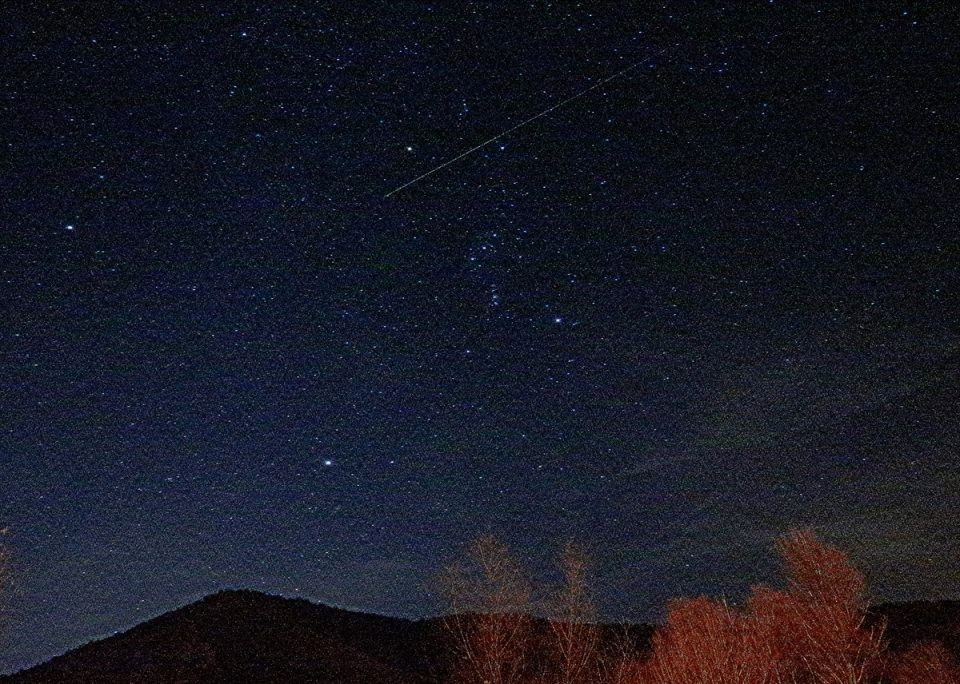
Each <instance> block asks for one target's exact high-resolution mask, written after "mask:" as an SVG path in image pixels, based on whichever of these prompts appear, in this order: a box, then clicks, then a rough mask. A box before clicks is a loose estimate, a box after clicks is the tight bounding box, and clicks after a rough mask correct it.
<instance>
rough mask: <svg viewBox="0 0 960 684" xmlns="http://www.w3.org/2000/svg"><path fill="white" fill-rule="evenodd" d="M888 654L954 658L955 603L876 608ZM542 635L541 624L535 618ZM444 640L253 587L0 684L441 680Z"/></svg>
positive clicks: (645, 636) (418, 628) (437, 630)
mask: <svg viewBox="0 0 960 684" xmlns="http://www.w3.org/2000/svg"><path fill="white" fill-rule="evenodd" d="M871 614H872V616H873V618H874V619H876V618H878V617H880V616H882V617H884V618H885V619H886V620H887V623H888V629H887V636H888V638H889V639H890V642H891V646H892V648H893V649H894V650H903V649H905V648H907V647H909V646H910V645H911V644H914V643H917V642H920V641H940V642H942V643H943V644H944V645H945V646H946V647H947V648H948V649H950V650H951V651H952V652H953V653H954V655H955V656H957V657H958V658H960V601H917V602H912V603H895V604H883V605H879V606H876V607H874V608H873V609H872V610H871ZM537 623H538V625H539V627H540V628H541V629H542V628H543V627H544V626H545V624H546V623H545V622H544V621H542V620H540V621H537ZM653 631H654V627H651V626H649V625H604V626H603V632H602V637H603V641H604V642H605V643H606V644H608V645H612V644H613V643H614V639H615V638H616V637H618V636H623V635H626V636H627V638H628V639H629V640H630V641H632V642H633V644H634V646H635V647H636V648H638V649H640V650H645V649H646V648H648V647H649V644H650V637H651V635H652V634H653ZM449 653H450V650H449V643H448V642H447V641H446V640H445V637H444V634H443V631H442V629H441V619H440V618H430V619H425V620H406V619H402V618H393V617H384V616H381V615H373V614H367V613H359V612H353V611H349V610H342V609H338V608H331V607H329V606H324V605H320V604H315V603H311V602H310V601H307V600H304V599H288V598H282V597H279V596H271V595H268V594H262V593H259V592H256V591H236V590H231V591H223V592H219V593H216V594H213V595H211V596H207V597H206V598H203V599H201V600H199V601H197V602H195V603H191V604H189V605H187V606H184V607H182V608H178V609H176V610H173V611H170V612H168V613H165V614H163V615H160V616H159V617H156V618H154V619H152V620H148V621H147V622H144V623H142V624H140V625H137V626H136V627H133V628H132V629H130V630H128V631H126V632H123V633H120V634H116V635H114V636H110V637H107V638H105V639H101V640H99V641H94V642H91V643H89V644H86V645H84V646H81V647H79V648H77V649H74V650H72V651H69V652H67V653H65V654H63V655H61V656H58V657H56V658H53V659H52V660H50V661H49V662H46V663H43V664H41V665H37V666H35V667H32V668H30V669H28V670H24V671H23V672H19V673H17V674H13V675H8V676H6V677H0V682H3V683H4V684H47V683H51V684H52V683H54V682H56V683H58V684H80V683H81V682H83V683H86V682H90V683H93V682H97V683H99V684H120V683H121V682H122V683H123V684H130V683H131V682H144V683H146V682H151V683H163V682H171V683H172V682H177V683H178V684H193V683H196V684H200V683H204V684H217V683H220V682H223V683H224V684H226V683H228V682H229V683H237V682H289V683H291V684H293V683H297V682H304V683H307V682H316V683H318V684H319V683H321V682H323V683H325V684H331V683H336V684H361V683H362V684H381V683H382V684H387V683H390V684H408V683H409V684H414V683H427V682H433V683H436V682H442V681H444V680H445V678H446V675H447V674H448V659H447V656H448V654H449Z"/></svg>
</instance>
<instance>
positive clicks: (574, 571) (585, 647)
mask: <svg viewBox="0 0 960 684" xmlns="http://www.w3.org/2000/svg"><path fill="white" fill-rule="evenodd" d="M589 566H590V562H589V559H588V558H587V554H586V552H585V551H584V549H583V547H581V546H579V545H578V544H576V543H574V542H572V541H568V542H567V543H566V544H565V545H564V547H563V550H562V552H561V554H560V570H561V571H562V573H563V584H562V586H561V588H560V590H559V591H558V592H557V593H556V595H555V596H554V597H553V600H552V601H551V605H550V606H549V609H550V636H551V639H550V646H551V651H552V652H551V654H550V655H551V656H552V658H551V661H552V662H553V667H552V668H551V670H552V674H551V675H550V678H551V681H555V682H556V683H557V684H590V683H591V682H597V681H599V680H600V675H601V672H600V662H599V651H598V646H599V642H600V635H599V630H598V628H597V625H596V622H597V611H596V607H595V606H594V603H593V599H592V598H591V596H590V592H589V589H588V587H587V572H588V570H589Z"/></svg>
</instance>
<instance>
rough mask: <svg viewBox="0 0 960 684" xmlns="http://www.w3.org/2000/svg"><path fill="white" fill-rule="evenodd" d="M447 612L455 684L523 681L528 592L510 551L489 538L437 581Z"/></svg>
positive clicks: (529, 639)
mask: <svg viewBox="0 0 960 684" xmlns="http://www.w3.org/2000/svg"><path fill="white" fill-rule="evenodd" d="M441 588H442V590H443V593H444V594H445V596H446V598H447V600H448V601H449V603H450V605H451V607H452V609H453V610H452V613H451V614H450V615H449V616H448V617H447V618H446V619H445V621H444V627H445V629H446V631H447V633H448V634H449V635H450V636H451V637H452V640H453V646H454V649H455V655H456V658H455V660H456V663H455V667H454V681H456V682H457V683H458V684H510V683H514V682H521V681H524V679H525V678H527V677H528V676H529V675H528V671H529V669H530V664H529V662H528V654H529V651H530V648H531V645H532V634H533V630H532V620H531V617H530V614H529V611H530V605H531V587H530V583H529V582H528V580H527V578H526V576H525V574H524V572H523V570H522V568H521V567H520V564H519V563H518V562H517V560H516V559H515V558H514V556H513V554H512V553H511V552H510V549H509V548H508V547H507V546H506V545H505V544H503V543H502V542H501V541H500V540H498V539H497V538H496V537H494V536H492V535H483V536H481V537H479V538H477V539H476V540H475V541H474V542H473V543H472V544H471V545H470V546H469V548H468V549H467V554H466V559H465V562H463V563H458V564H454V565H451V566H449V567H448V568H447V569H446V570H445V571H444V573H443V574H442V575H441Z"/></svg>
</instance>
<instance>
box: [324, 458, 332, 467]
mask: <svg viewBox="0 0 960 684" xmlns="http://www.w3.org/2000/svg"><path fill="white" fill-rule="evenodd" d="M323 465H325V466H332V465H333V461H331V460H330V459H329V458H325V459H324V460H323Z"/></svg>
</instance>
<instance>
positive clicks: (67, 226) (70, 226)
mask: <svg viewBox="0 0 960 684" xmlns="http://www.w3.org/2000/svg"><path fill="white" fill-rule="evenodd" d="M64 228H66V229H67V230H73V224H72V223H68V224H67V225H66V226H64Z"/></svg>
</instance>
